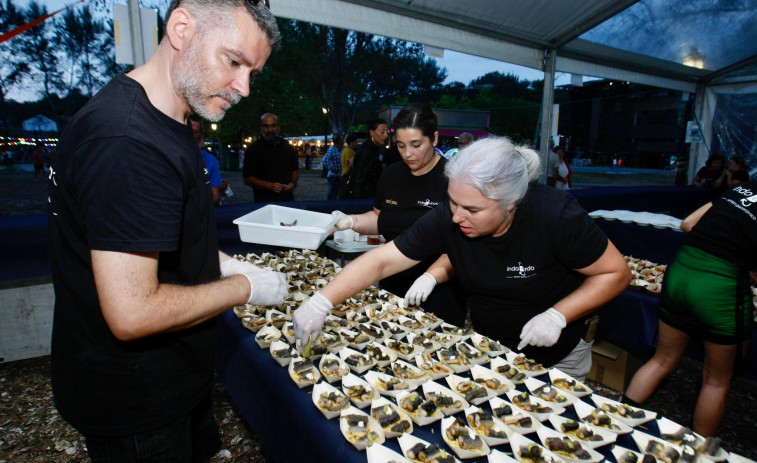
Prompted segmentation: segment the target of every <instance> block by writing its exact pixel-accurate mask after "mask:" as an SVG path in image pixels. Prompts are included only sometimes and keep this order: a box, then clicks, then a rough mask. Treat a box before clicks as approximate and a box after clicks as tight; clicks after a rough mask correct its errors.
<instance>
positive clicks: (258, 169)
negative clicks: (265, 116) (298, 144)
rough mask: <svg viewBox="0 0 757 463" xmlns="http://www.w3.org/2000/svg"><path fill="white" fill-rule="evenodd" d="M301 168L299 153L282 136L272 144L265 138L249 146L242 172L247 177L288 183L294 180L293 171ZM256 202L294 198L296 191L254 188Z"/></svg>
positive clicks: (290, 199)
mask: <svg viewBox="0 0 757 463" xmlns="http://www.w3.org/2000/svg"><path fill="white" fill-rule="evenodd" d="M298 169H299V159H298V157H297V153H296V152H295V151H294V148H292V145H290V144H289V142H288V141H287V140H286V139H284V138H281V137H277V138H276V143H275V144H272V143H269V142H268V141H266V140H265V139H263V138H259V139H257V140H255V142H254V143H253V144H252V145H250V147H249V148H247V151H246V152H245V153H244V166H243V168H242V171H243V172H242V173H243V175H244V176H245V178H246V177H255V178H258V179H260V180H266V181H268V182H276V183H283V184H285V185H286V184H288V183H289V182H291V181H292V173H293V172H296V171H297V170H298ZM252 191H253V193H254V194H255V202H258V203H267V202H277V201H292V200H294V192H292V191H282V192H281V193H276V192H274V191H271V190H267V189H264V188H253V189H252Z"/></svg>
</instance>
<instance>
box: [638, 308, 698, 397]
mask: <svg viewBox="0 0 757 463" xmlns="http://www.w3.org/2000/svg"><path fill="white" fill-rule="evenodd" d="M657 338H658V339H657V350H656V351H655V353H654V356H653V357H652V358H651V359H650V360H649V361H648V362H647V363H645V364H644V365H643V366H642V367H641V368H639V371H637V372H636V374H635V375H633V379H631V384H629V385H628V389H627V390H626V394H625V395H626V397H628V398H629V399H631V400H633V401H634V402H638V403H642V402H644V401H645V400H647V399H648V398H649V396H651V395H652V393H653V392H654V391H655V390H656V389H657V386H659V385H660V382H661V381H662V380H663V379H665V377H666V376H668V375H669V374H670V372H671V371H673V369H674V368H675V367H676V365H678V362H679V361H680V360H681V356H683V352H684V350H685V349H686V345H687V344H688V343H689V339H690V336H689V335H688V334H686V333H684V332H683V331H681V330H679V329H676V328H673V327H672V326H670V325H668V324H666V323H665V322H663V321H662V320H660V322H659V335H658V337H657Z"/></svg>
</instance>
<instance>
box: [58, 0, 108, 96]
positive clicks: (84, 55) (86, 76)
mask: <svg viewBox="0 0 757 463" xmlns="http://www.w3.org/2000/svg"><path fill="white" fill-rule="evenodd" d="M56 25H57V28H56V32H57V37H58V39H57V41H58V43H60V44H61V45H62V47H63V49H64V50H65V53H64V54H63V56H65V59H67V60H68V62H69V71H68V73H69V83H68V88H69V89H72V88H74V87H79V88H80V89H81V90H82V93H84V94H85V95H89V96H92V95H93V94H94V92H95V90H96V89H97V88H99V87H100V86H101V85H102V80H103V76H102V74H101V73H100V72H99V70H100V66H98V64H99V63H97V61H96V56H97V55H96V52H95V50H96V49H97V48H98V45H99V44H98V42H99V41H100V40H101V36H102V34H103V33H104V31H105V27H104V26H103V22H102V21H101V20H96V19H94V18H93V17H92V13H91V11H90V8H89V5H85V6H84V7H81V8H78V9H73V8H71V9H68V10H66V11H65V12H64V13H63V16H62V18H61V19H60V20H59V21H58V22H57V24H56Z"/></svg>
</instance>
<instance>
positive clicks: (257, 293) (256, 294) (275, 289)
mask: <svg viewBox="0 0 757 463" xmlns="http://www.w3.org/2000/svg"><path fill="white" fill-rule="evenodd" d="M242 275H244V276H246V277H247V281H249V282H250V298H249V299H247V303H248V304H252V305H280V304H283V303H284V298H285V297H286V296H287V294H289V285H288V284H287V279H286V275H285V274H283V273H279V272H271V271H262V272H261V271H258V272H253V273H243V274H242Z"/></svg>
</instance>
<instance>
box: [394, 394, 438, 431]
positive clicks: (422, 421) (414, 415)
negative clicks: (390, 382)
mask: <svg viewBox="0 0 757 463" xmlns="http://www.w3.org/2000/svg"><path fill="white" fill-rule="evenodd" d="M412 394H418V395H419V396H420V398H421V399H422V400H424V402H425V401H426V399H425V397H424V396H423V394H421V392H419V391H417V390H416V391H412V392H408V391H404V392H401V393H399V394H397V397H395V400H396V401H397V405H399V406H400V408H401V409H402V411H403V412H405V413H406V414H407V415H408V416H409V417H410V419H411V420H413V423H415V424H417V425H418V426H426V425H429V424H431V423H434V422H436V421H439V420H441V419H442V418H444V414H443V413H442V412H441V410H439V409H438V408H437V409H436V410H434V413H432V414H431V415H425V416H424V415H421V414H419V413H418V412H417V411H416V412H411V411H410V410H408V409H406V408H404V407H402V401H403V400H404V399H405V398H406V397H408V396H410V395H412Z"/></svg>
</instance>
